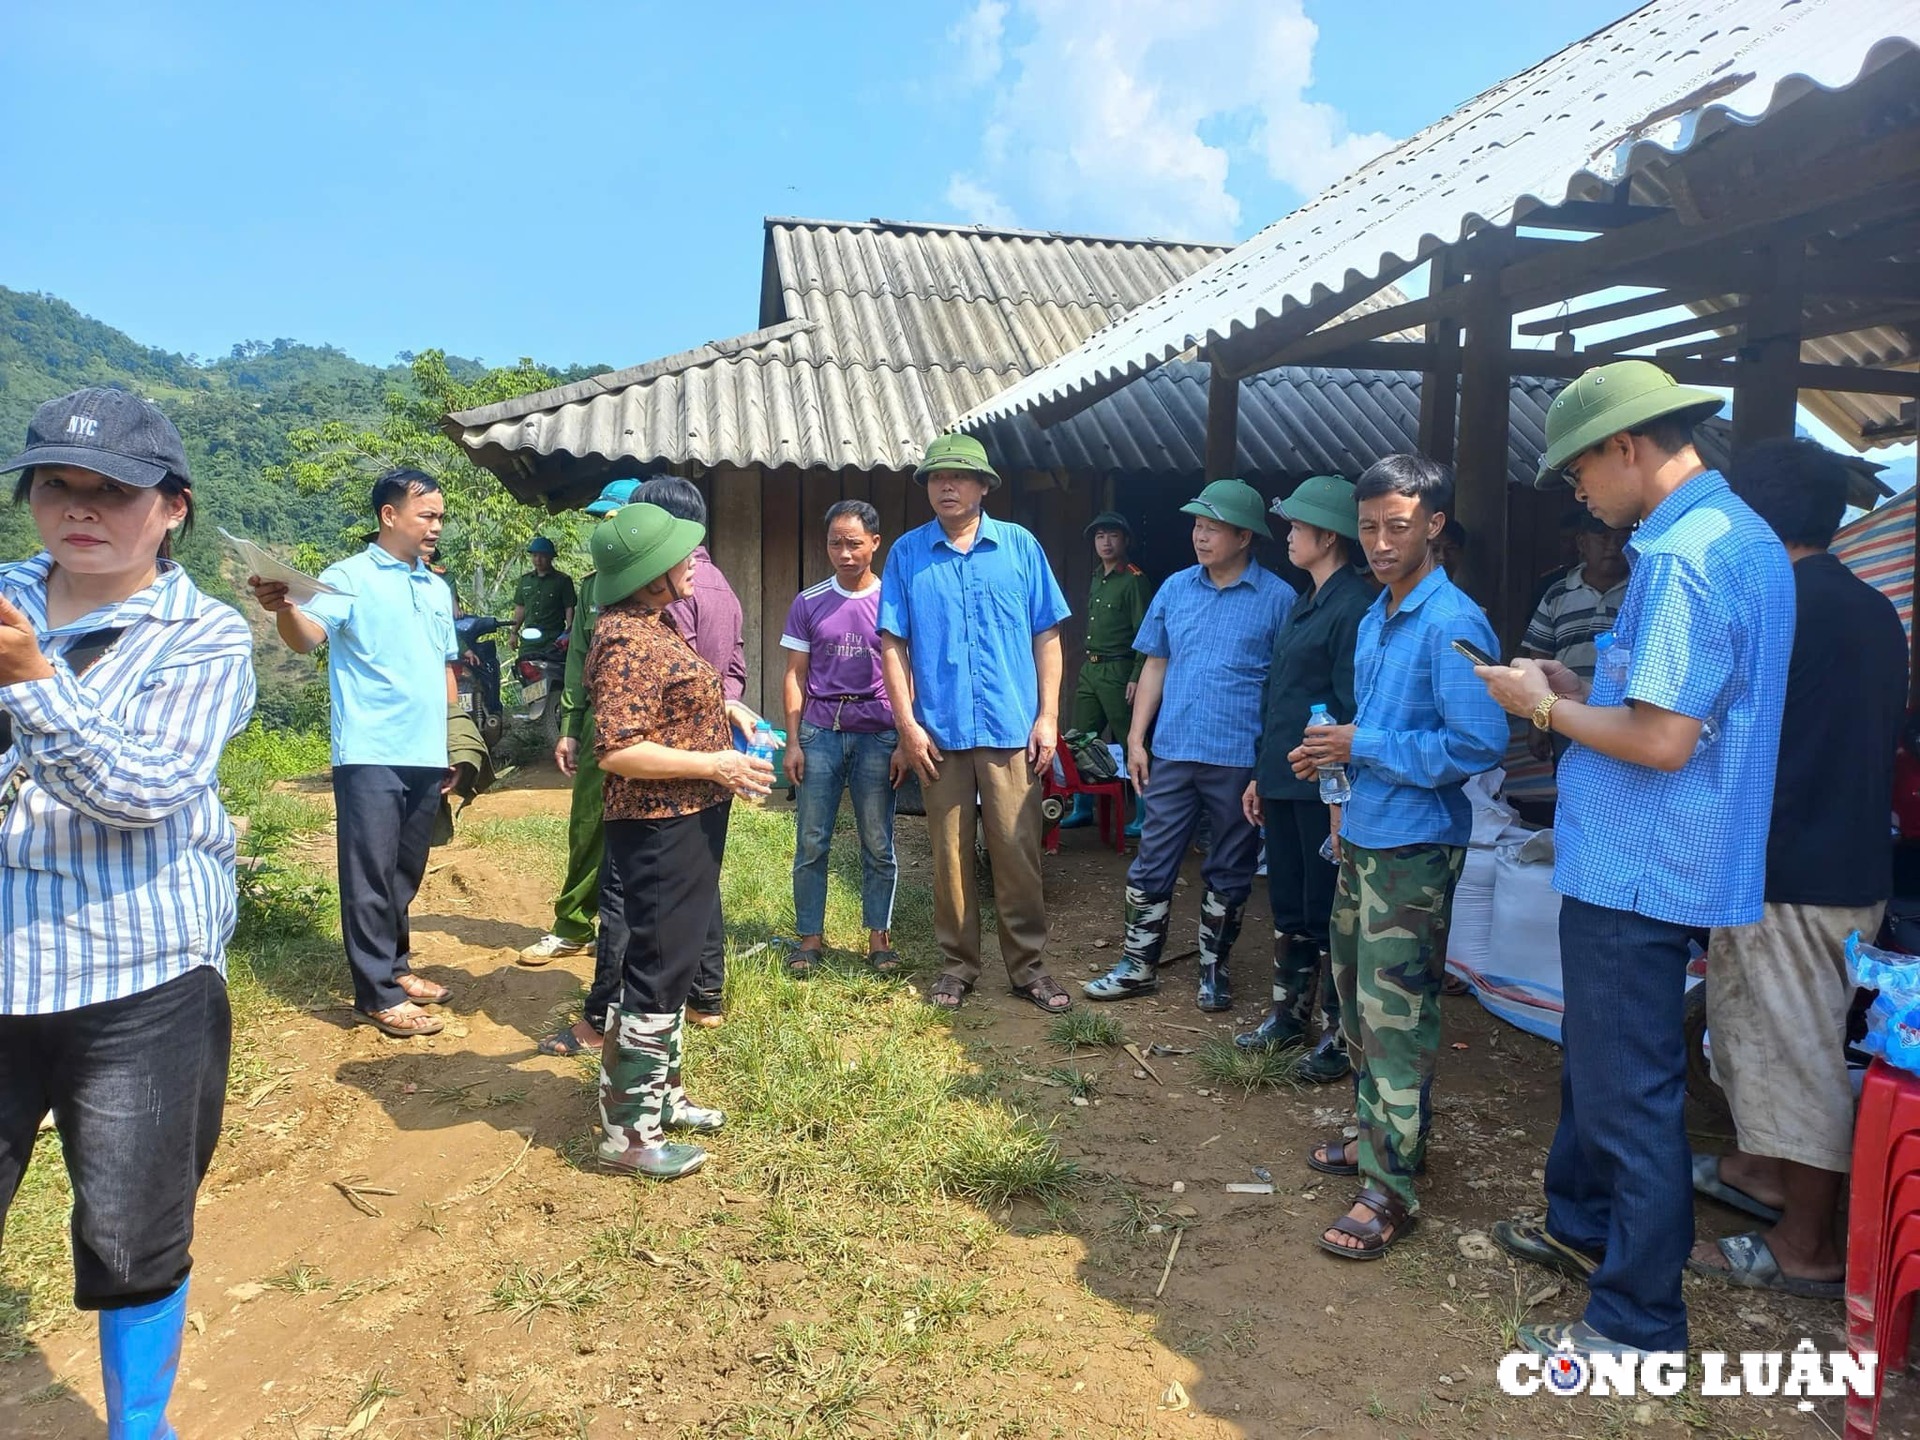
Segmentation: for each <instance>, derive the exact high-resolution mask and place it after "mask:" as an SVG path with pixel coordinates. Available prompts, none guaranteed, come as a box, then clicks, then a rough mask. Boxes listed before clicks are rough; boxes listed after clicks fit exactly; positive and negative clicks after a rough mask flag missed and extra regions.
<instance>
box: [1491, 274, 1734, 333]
mask: <svg viewBox="0 0 1920 1440" xmlns="http://www.w3.org/2000/svg"><path fill="white" fill-rule="evenodd" d="M1737 293H1739V292H1738V291H1737V290H1733V289H1729V288H1728V285H1727V282H1726V280H1725V279H1724V278H1718V279H1714V280H1706V281H1702V282H1701V283H1699V284H1697V285H1676V286H1673V287H1671V288H1669V289H1666V290H1657V291H1655V292H1654V293H1653V294H1651V295H1635V296H1632V297H1631V298H1629V299H1626V300H1614V301H1611V302H1609V303H1608V304H1605V305H1594V306H1590V307H1589V308H1587V309H1585V310H1570V311H1568V312H1567V313H1566V314H1565V315H1554V316H1551V317H1549V318H1547V319H1545V320H1529V321H1527V322H1526V324H1524V325H1522V326H1520V327H1519V329H1520V333H1521V334H1522V335H1559V334H1561V333H1563V332H1565V331H1569V330H1584V329H1586V328H1587V327H1588V326H1589V325H1608V324H1611V323H1612V322H1613V321H1615V320H1631V319H1632V318H1633V317H1634V316H1636V315H1651V314H1654V313H1656V312H1657V311H1661V310H1671V309H1672V308H1673V307H1674V306H1676V305H1686V304H1689V303H1690V302H1692V301H1695V300H1714V299H1718V298H1719V297H1721V296H1723V295H1729V294H1737Z"/></svg>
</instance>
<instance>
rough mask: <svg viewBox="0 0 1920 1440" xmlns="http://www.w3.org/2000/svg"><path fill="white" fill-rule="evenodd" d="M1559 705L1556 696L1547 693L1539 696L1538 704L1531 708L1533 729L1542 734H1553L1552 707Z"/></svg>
mask: <svg viewBox="0 0 1920 1440" xmlns="http://www.w3.org/2000/svg"><path fill="white" fill-rule="evenodd" d="M1559 703H1560V697H1559V696H1558V695H1555V694H1552V693H1548V694H1546V695H1543V696H1541V698H1540V703H1539V704H1538V705H1536V706H1534V707H1533V728H1534V729H1536V730H1538V731H1540V732H1541V733H1542V734H1547V735H1551V734H1552V733H1553V707H1554V706H1556V705H1558V704H1559Z"/></svg>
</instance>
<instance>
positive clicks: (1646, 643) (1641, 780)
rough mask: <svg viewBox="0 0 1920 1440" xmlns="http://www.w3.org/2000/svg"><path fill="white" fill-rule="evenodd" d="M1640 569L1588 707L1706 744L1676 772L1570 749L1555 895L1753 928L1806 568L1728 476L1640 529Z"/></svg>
mask: <svg viewBox="0 0 1920 1440" xmlns="http://www.w3.org/2000/svg"><path fill="white" fill-rule="evenodd" d="M1627 560H1628V563H1629V564H1630V565H1631V566H1632V567H1633V570H1632V576H1631V578H1630V579H1629V580H1628V581H1627V595H1626V599H1625V601H1624V602H1623V603H1622V604H1621V606H1620V613H1619V614H1618V615H1617V616H1615V617H1614V622H1613V634H1614V645H1613V648H1612V650H1610V651H1609V652H1607V655H1606V656H1605V657H1604V658H1603V659H1602V661H1601V664H1600V666H1599V669H1598V671H1597V672H1596V674H1595V675H1594V682H1593V693H1592V694H1591V695H1590V696H1589V697H1588V700H1587V703H1588V704H1589V705H1624V704H1629V703H1632V702H1634V701H1639V702H1642V703H1644V704H1648V705H1657V706H1659V707H1660V708H1661V709H1662V710H1671V711H1674V712H1675V713H1676V714H1680V715H1689V716H1692V717H1693V718H1694V719H1696V720H1700V721H1702V722H1704V727H1703V730H1702V739H1703V741H1704V742H1705V743H1704V744H1703V745H1702V746H1701V748H1700V749H1698V750H1697V751H1696V752H1695V753H1694V756H1693V758H1692V759H1691V760H1689V761H1688V762H1687V763H1686V764H1685V765H1684V766H1682V767H1681V768H1680V769H1679V770H1676V771H1672V772H1667V771H1661V770H1653V769H1649V768H1648V767H1646V766H1644V765H1631V764H1629V763H1627V762H1626V761H1625V760H1615V759H1612V758H1610V757H1608V756H1606V755H1602V754H1600V753H1599V751H1597V750H1590V749H1588V748H1587V747H1586V746H1584V745H1579V744H1575V745H1574V746H1572V747H1571V748H1570V749H1569V750H1568V751H1567V753H1566V755H1565V756H1564V757H1563V758H1562V759H1561V761H1560V803H1559V807H1558V810H1557V811H1556V813H1555V816H1554V850H1555V859H1554V868H1553V883H1554V888H1556V889H1557V890H1559V891H1560V893H1561V894H1562V895H1571V896H1573V897H1574V898H1575V899H1576V900H1584V901H1586V902H1587V903H1588V904H1589V905H1604V906H1606V907H1607V908H1609V909H1613V910H1631V911H1633V912H1634V913H1636V914H1639V915H1645V916H1647V917H1648V918H1649V919H1652V920H1665V921H1668V922H1670V923H1672V924H1675V925H1750V924H1753V923H1754V922H1756V921H1758V920H1759V919H1760V916H1761V908H1762V901H1763V898H1764V895H1765V891H1766V868H1767V829H1768V826H1769V824H1770V823H1771V819H1772V813H1773V776H1774V767H1775V764H1776V762H1777V760H1778V758H1779V750H1780V712H1781V709H1782V707H1783V706H1784V705H1785V704H1786V696H1787V663H1788V661H1789V660H1790V659H1791V657H1792V653H1793V617H1794V595H1793V567H1792V566H1791V565H1790V564H1789V563H1788V561H1787V552H1786V548H1785V547H1784V546H1783V545H1781V543H1780V541H1779V540H1778V539H1777V538H1776V537H1775V535H1774V533H1773V531H1772V530H1771V529H1769V528H1768V526H1767V524H1766V522H1765V521H1763V520H1761V519H1760V517H1759V516H1757V515H1755V514H1754V513H1753V511H1752V510H1750V509H1748V508H1747V505H1746V504H1745V502H1744V501H1742V500H1740V499H1739V498H1738V497H1737V496H1736V495H1734V493H1733V492H1732V490H1730V489H1729V488H1728V487H1727V482H1726V480H1725V479H1724V478H1722V476H1721V475H1720V473H1719V472H1718V471H1716V470H1709V471H1707V472H1706V473H1704V474H1702V475H1698V476H1695V477H1694V478H1693V479H1692V480H1689V481H1687V483H1686V484H1684V485H1682V486H1681V487H1680V488H1679V489H1678V490H1676V491H1674V492H1673V494H1671V495H1669V496H1668V497H1667V498H1666V499H1665V500H1662V501H1661V502H1660V504H1659V505H1658V506H1656V507H1655V509H1654V512H1653V513H1652V514H1651V515H1649V516H1648V517H1647V518H1646V519H1645V520H1643V521H1641V522H1640V528H1639V529H1638V530H1637V531H1635V532H1634V536H1633V540H1632V542H1631V543H1630V544H1629V545H1628V546H1627ZM1836 762H1837V763H1845V757H1836Z"/></svg>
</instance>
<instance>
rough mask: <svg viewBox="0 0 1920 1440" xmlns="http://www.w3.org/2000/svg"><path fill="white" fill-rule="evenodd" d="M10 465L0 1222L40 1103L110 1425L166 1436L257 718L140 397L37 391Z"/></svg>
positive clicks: (1, 575)
mask: <svg viewBox="0 0 1920 1440" xmlns="http://www.w3.org/2000/svg"><path fill="white" fill-rule="evenodd" d="M8 471H19V472H20V480H19V483H18V485H17V486H16V488H15V491H14V499H15V502H16V503H25V504H27V505H29V506H30V507H31V508H32V511H33V519H34V524H35V526H36V528H37V529H38V530H39V532H40V540H41V543H42V544H43V545H44V546H45V549H44V550H42V551H41V553H40V554H38V555H36V556H34V557H33V558H32V559H31V560H27V561H25V562H23V563H21V564H18V565H14V566H10V567H7V568H5V569H4V570H0V720H4V722H5V728H6V730H7V733H6V734H5V735H4V736H0V744H4V747H5V749H4V754H0V770H3V771H4V782H3V783H0V934H4V937H5V939H4V949H3V950H0V1223H3V1222H4V1219H5V1214H6V1210H7V1207H8V1206H9V1205H10V1204H11V1202H12V1200H13V1196H14V1193H15V1192H16V1190H17V1189H18V1187H19V1183H20V1177H21V1175H22V1173H23V1172H24V1171H25V1169H26V1166H27V1163H28V1161H29V1160H30V1159H31V1157H32V1153H33V1146H34V1136H35V1132H36V1130H37V1129H38V1127H39V1124H40V1120H41V1118H42V1117H43V1116H45V1115H46V1114H47V1112H48V1111H49V1110H51V1111H52V1113H53V1120H54V1124H55V1126H56V1127H57V1128H58V1130H59V1132H60V1142H61V1148H62V1150H63V1151H64V1152H65V1157H66V1163H67V1173H68V1175H69V1177H70V1178H71V1179H72V1182H73V1192H74V1208H73V1249H74V1255H73V1269H74V1303H75V1304H76V1305H78V1306H79V1307H80V1308H81V1309H83V1310H97V1311H98V1312H99V1313H100V1361H101V1371H102V1379H103V1382H104V1389H105V1393H106V1408H107V1431H108V1435H109V1436H110V1437H111V1440H168V1437H171V1436H172V1435H173V1433H174V1432H173V1430H172V1428H171V1427H170V1426H169V1425H168V1423H167V1419H166V1408H167V1400H168V1397H169V1395H170V1394H171V1392H172V1389H173V1378H174V1371H175V1369H176V1367H177V1365H178V1361H179V1355H180V1340H181V1335H182V1331H183V1329H184V1327H185V1324H186V1304H187V1284H186V1281H187V1272H188V1270H189V1268H190V1267H191V1265H192V1259H191V1256H190V1253H189V1250H190V1247H191V1245H192V1241H193V1211H194V1200H195V1196H196V1195H197V1193H198V1191H199V1187H200V1181H201V1179H202V1177H203V1176H205V1174H206V1170H207V1165H208V1163H209V1162H210V1161H211V1160H212V1158H213V1147H214V1143H215V1141H217V1140H218V1139H219V1135H220V1122H221V1115H222V1108H223V1105H224V1101H225V1096H226V1078H227V1053H228V1043H229V1039H230V1033H231V1028H232V1026H231V1017H230V1015H229V1013H228V1010H227V992H226V981H225V958H226V956H225V952H226V943H227V939H228V937H229V936H230V935H231V934H232V932H233V922H234V911H235V888H234V835H233V826H232V825H231V824H230V823H229V822H228V820H227V815H226V811H225V810H224V809H223V808H222V807H221V804H220V798H219V793H218V792H219V775H218V768H219V763H220V753H221V751H222V750H223V749H224V748H225V746H226V743H227V741H228V740H229V739H230V738H231V737H232V736H233V735H234V733H235V732H236V731H238V730H239V729H240V728H241V727H242V726H243V725H245V724H246V722H247V717H248V715H249V714H251V713H252V710H253V700H254V682H253V644H252V637H251V635H250V634H249V633H248V630H247V626H246V622H245V621H243V620H242V619H241V618H240V616H239V615H238V614H237V613H235V612H234V611H233V610H232V609H230V608H229V607H227V606H225V605H222V604H220V603H218V602H217V601H213V600H209V599H208V598H207V597H206V596H205V595H203V594H201V593H200V591H199V590H198V589H197V588H196V587H195V586H194V583H193V581H192V580H190V579H189V578H188V577H187V574H186V572H185V571H184V570H182V569H181V568H180V567H179V566H178V565H176V564H174V563H173V562H172V561H171V560H169V559H168V558H167V555H168V550H169V545H170V541H171V539H172V538H173V537H174V536H176V535H178V534H179V533H180V532H181V531H183V530H184V529H185V528H186V526H187V525H188V524H189V523H190V522H191V520H192V517H193V494H192V491H191V489H190V488H189V486H190V481H189V478H188V474H187V461H186V455H185V453H184V452H183V450H182V448H181V444H180V435H179V432H178V431H176V430H175V429H174V428H173V426H172V424H171V423H170V422H169V421H168V420H167V418H166V417H165V416H164V415H162V414H161V413H160V412H159V411H158V410H157V409H155V408H154V407H153V406H152V405H149V404H148V403H146V402H145V401H143V400H141V399H139V398H138V397H136V396H133V395H129V394H127V393H126V392H124V391H119V390H81V391H76V392H75V393H74V394H71V395H66V396H62V397H61V398H60V399H58V400H52V401H49V402H48V403H47V404H45V405H42V406H41V407H40V408H39V410H37V411H36V412H35V413H34V417H33V422H32V424H31V425H29V426H28V428H27V448H26V451H25V452H24V453H23V454H21V455H19V456H17V457H15V458H14V459H13V460H12V461H10V462H9V463H8V464H6V465H4V466H0V473H5V472H8Z"/></svg>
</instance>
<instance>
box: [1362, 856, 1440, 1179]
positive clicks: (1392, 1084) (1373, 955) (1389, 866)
mask: <svg viewBox="0 0 1920 1440" xmlns="http://www.w3.org/2000/svg"><path fill="white" fill-rule="evenodd" d="M1466 858H1467V852H1466V850H1465V848H1464V847H1463V846H1459V845H1397V846H1394V847H1392V848H1391V849H1385V850H1369V849H1367V848H1366V847H1364V846H1360V845H1352V844H1343V845H1342V847H1341V856H1340V881H1339V886H1338V888H1337V890H1336V891H1335V892H1334V900H1333V927H1332V935H1331V937H1330V938H1331V945H1330V949H1331V952H1332V957H1333V980H1334V985H1335V986H1336V988H1337V989H1338V990H1339V993H1340V1028H1341V1032H1342V1033H1343V1034H1344V1035H1345V1037H1346V1042H1347V1054H1348V1056H1349V1057H1350V1058H1351V1059H1352V1061H1353V1086H1354V1111H1355V1114H1356V1117H1357V1119H1358V1121H1359V1126H1360V1153H1359V1162H1360V1174H1361V1176H1362V1178H1364V1179H1365V1180H1366V1181H1368V1182H1369V1183H1370V1184H1373V1185H1376V1186H1378V1187H1379V1188H1380V1189H1382V1190H1384V1191H1386V1192H1387V1193H1388V1194H1390V1195H1393V1196H1395V1197H1397V1198H1398V1199H1400V1200H1402V1201H1404V1202H1405V1203H1406V1205H1407V1207H1408V1209H1409V1210H1417V1209H1418V1208H1419V1198H1418V1197H1417V1196H1416V1195H1415V1194H1414V1191H1413V1177H1414V1174H1415V1173H1416V1172H1417V1171H1418V1170H1419V1169H1420V1167H1421V1165H1422V1164H1424V1163H1425V1160H1426V1150H1427V1129H1428V1126H1429V1125H1430V1123H1431V1121H1432V1118H1433V1116H1432V1108H1431V1093H1432V1090H1433V1067H1434V1059H1435V1056H1436V1054H1437V1053H1438V1051H1439V1048H1440V982H1441V980H1442V978H1443V977H1444V971H1445V966H1446V955H1447V923H1448V920H1449V918H1450V916H1451V914H1452V910H1453V887H1454V886H1455V885H1456V884H1457V883H1458V882H1459V879H1460V867H1461V865H1462V864H1463V863H1464V862H1465V860H1466Z"/></svg>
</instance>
